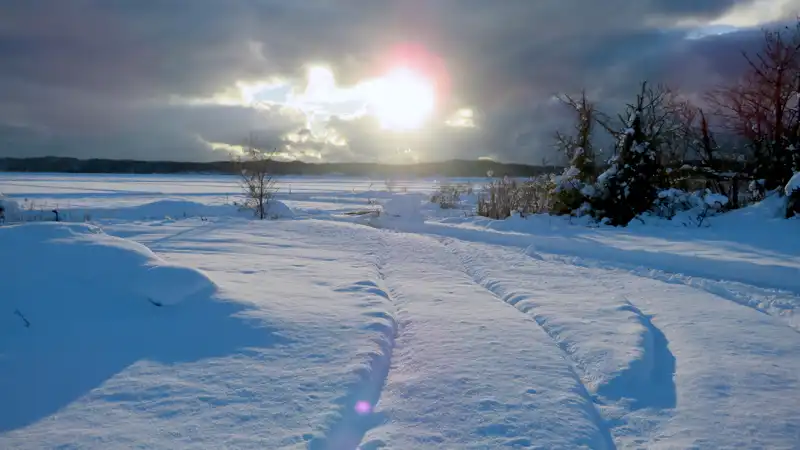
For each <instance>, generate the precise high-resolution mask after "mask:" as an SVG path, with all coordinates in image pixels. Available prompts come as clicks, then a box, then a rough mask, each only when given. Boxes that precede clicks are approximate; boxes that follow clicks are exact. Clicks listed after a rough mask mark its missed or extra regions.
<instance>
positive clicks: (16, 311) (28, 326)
mask: <svg viewBox="0 0 800 450" xmlns="http://www.w3.org/2000/svg"><path fill="white" fill-rule="evenodd" d="M14 314H16V315H18V316H19V318H20V319H22V321H23V322H25V328H30V327H31V323H30V322H28V319H26V318H25V316H23V315H22V312H20V310H18V309H15V310H14Z"/></svg>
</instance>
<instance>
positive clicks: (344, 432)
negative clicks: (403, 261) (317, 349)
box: [309, 253, 398, 450]
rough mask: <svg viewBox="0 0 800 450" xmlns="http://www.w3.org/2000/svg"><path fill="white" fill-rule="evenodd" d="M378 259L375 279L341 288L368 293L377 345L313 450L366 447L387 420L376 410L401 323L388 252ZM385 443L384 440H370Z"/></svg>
mask: <svg viewBox="0 0 800 450" xmlns="http://www.w3.org/2000/svg"><path fill="white" fill-rule="evenodd" d="M375 256H376V260H375V262H374V273H375V281H373V280H364V281H358V282H355V283H353V284H351V285H350V286H348V287H345V288H341V289H338V290H337V291H340V292H353V293H367V294H369V295H370V298H369V300H367V302H366V303H365V304H364V305H363V306H364V307H365V308H368V310H367V311H366V312H364V313H363V316H364V317H365V318H367V322H368V323H367V324H366V325H365V326H364V329H365V330H368V331H373V332H375V334H376V336H375V338H374V341H373V343H374V344H375V346H376V347H377V349H375V348H373V349H372V350H370V351H369V352H368V355H367V363H366V365H364V366H362V367H360V368H359V369H357V371H356V372H357V373H356V375H357V378H358V381H357V382H356V383H354V384H353V386H352V387H351V388H350V389H349V390H348V392H347V394H346V395H345V396H344V398H342V399H341V404H342V408H341V411H340V417H339V418H338V420H336V421H335V422H334V423H333V425H332V426H331V427H330V428H329V429H328V431H327V432H326V433H325V435H324V436H323V437H321V438H316V439H313V440H312V441H311V442H310V443H309V449H310V450H354V449H356V448H359V449H360V448H367V447H362V446H361V445H360V444H361V441H362V440H363V439H364V435H365V434H366V433H367V432H368V431H369V430H370V429H372V428H375V427H377V426H379V425H381V424H382V423H384V422H385V421H386V418H385V416H384V415H383V414H381V413H378V412H376V411H375V406H376V405H377V404H378V401H379V399H380V397H381V392H382V390H383V386H384V384H385V383H386V378H387V377H388V375H389V370H390V368H391V364H392V353H393V352H394V346H395V340H396V338H397V335H398V323H397V320H396V318H395V316H396V311H395V308H394V301H393V299H392V296H391V294H390V291H389V290H387V289H386V288H385V287H384V286H385V276H384V274H383V266H384V256H383V255H382V254H381V253H379V254H377V255H375ZM368 445H369V446H370V447H369V448H373V447H374V446H381V445H382V443H380V442H371V443H369V444H368Z"/></svg>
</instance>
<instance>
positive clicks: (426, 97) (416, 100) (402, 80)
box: [369, 67, 436, 131]
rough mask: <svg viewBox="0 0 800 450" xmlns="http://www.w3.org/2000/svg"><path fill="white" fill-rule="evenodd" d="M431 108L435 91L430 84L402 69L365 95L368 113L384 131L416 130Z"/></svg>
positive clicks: (393, 71) (423, 78)
mask: <svg viewBox="0 0 800 450" xmlns="http://www.w3.org/2000/svg"><path fill="white" fill-rule="evenodd" d="M435 106H436V89H435V88H434V86H433V84H432V83H431V82H430V80H428V79H426V78H425V77H424V76H422V75H421V74H419V73H416V72H414V71H413V70H411V69H408V68H404V67H401V68H396V69H393V70H391V71H389V72H388V73H387V74H386V75H384V76H382V77H380V78H378V79H377V80H375V82H374V83H373V85H372V89H370V92H369V110H370V112H371V113H372V114H373V115H374V116H375V117H376V118H377V119H378V121H379V122H380V124H381V127H382V128H384V129H387V130H394V131H409V130H414V129H417V128H420V127H421V126H422V125H424V123H425V121H426V120H427V119H428V118H429V117H430V116H431V114H432V113H433V111H434V109H435Z"/></svg>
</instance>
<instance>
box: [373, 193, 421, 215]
mask: <svg viewBox="0 0 800 450" xmlns="http://www.w3.org/2000/svg"><path fill="white" fill-rule="evenodd" d="M423 202H424V198H423V197H421V196H420V195H416V194H406V195H395V196H393V197H392V198H390V199H389V200H388V201H387V202H386V203H384V204H383V208H382V211H383V214H384V215H387V216H390V217H402V218H404V219H423V218H424V215H423V214H422V204H423Z"/></svg>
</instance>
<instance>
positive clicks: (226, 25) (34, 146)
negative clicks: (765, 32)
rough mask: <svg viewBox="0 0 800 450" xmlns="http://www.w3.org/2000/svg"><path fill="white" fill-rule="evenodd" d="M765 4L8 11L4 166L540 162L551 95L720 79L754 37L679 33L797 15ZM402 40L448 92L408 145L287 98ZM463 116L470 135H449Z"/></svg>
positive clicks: (622, 1) (558, 1)
mask: <svg viewBox="0 0 800 450" xmlns="http://www.w3.org/2000/svg"><path fill="white" fill-rule="evenodd" d="M765 1H768V0H752V1H750V0H638V1H630V0H605V1H602V2H588V1H585V0H539V1H535V2H533V1H528V0H506V1H504V2H503V4H502V7H499V6H498V5H497V4H496V3H494V2H489V1H483V0H440V1H437V2H430V1H427V0H373V1H368V2H363V1H356V0H341V1H336V2H332V1H325V0H308V1H297V0H229V1H226V2H220V1H216V0H194V1H192V2H174V1H169V0H152V1H147V2H133V1H131V2H122V1H120V2H109V1H105V0H75V1H70V2H53V1H48V0H8V1H5V2H3V3H2V5H0V56H2V61H3V63H2V65H0V155H12V154H13V155H16V156H28V155H29V156H38V155H44V154H54V155H55V154H57V155H72V156H78V157H113V158H139V159H181V160H186V159H196V160H208V159H215V158H216V159H219V157H220V153H219V152H215V151H214V150H213V149H212V147H214V146H215V145H216V146H217V147H218V148H220V147H223V146H222V145H218V144H227V145H237V144H239V143H241V141H242V139H244V138H245V137H246V136H247V134H248V133H249V132H250V131H252V130H258V131H259V135H260V136H262V139H263V140H264V141H265V145H270V146H274V147H280V148H281V150H282V151H285V152H286V154H287V155H290V156H291V157H297V158H300V159H307V160H320V159H321V160H371V161H389V160H391V161H394V160H414V159H418V160H426V159H445V158H451V157H461V158H477V157H481V156H492V157H494V158H496V159H500V160H504V161H514V162H539V161H540V160H541V158H542V157H543V156H546V155H547V154H548V151H549V148H548V146H549V144H550V142H551V137H552V133H553V131H554V130H555V129H557V128H558V127H559V126H562V125H563V111H562V110H560V109H559V107H558V106H557V105H554V104H553V102H551V101H549V99H551V98H552V95H553V94H554V93H557V92H563V91H567V92H574V91H576V90H578V89H580V88H583V87H585V88H587V89H588V90H589V92H590V93H591V94H592V95H593V96H595V97H596V98H598V99H602V100H603V102H604V103H605V104H608V105H614V104H616V103H619V102H621V101H623V100H624V99H625V98H626V96H628V95H630V93H631V92H632V91H633V90H635V86H636V83H637V82H638V81H640V80H641V79H644V78H648V79H652V80H654V81H668V82H671V83H673V84H678V85H681V86H683V87H684V88H685V89H688V90H698V89H702V88H703V87H704V86H705V85H708V84H712V83H715V82H719V81H720V80H723V79H725V78H726V77H729V76H730V74H731V73H735V72H734V70H735V69H736V68H737V67H739V66H737V64H740V55H739V53H738V49H739V48H742V47H744V48H752V47H753V45H754V44H753V43H754V42H758V40H759V39H760V34H759V33H758V32H753V31H751V30H743V31H735V32H731V33H726V34H724V35H708V36H705V37H702V38H700V39H687V38H686V37H687V35H688V34H690V33H692V32H693V31H695V29H696V28H698V27H704V26H710V25H715V26H717V27H719V26H726V25H733V26H740V25H748V26H751V25H759V24H760V23H761V22H764V21H780V20H784V19H787V18H792V17H793V15H794V14H796V13H798V12H800V5H798V4H797V1H796V0H769V4H764V2H765ZM767 6H769V10H768V12H769V13H768V14H767V13H763V14H760V15H759V16H758V17H757V19H756V23H753V20H750V21H749V22H747V21H744V22H743V20H744V19H743V18H747V17H753V15H752V14H749V13H748V11H755V10H756V9H758V11H766V9H765V8H766V7H767ZM754 8H755V9H754ZM409 42H411V43H416V44H419V45H421V46H423V47H425V48H426V49H428V51H429V52H431V53H433V54H435V55H438V56H439V57H440V58H441V60H442V63H443V65H444V67H445V68H446V71H447V74H448V77H447V85H448V88H447V96H446V98H443V99H441V102H440V104H439V110H438V111H437V113H436V115H435V117H434V118H433V120H432V121H431V122H430V123H428V125H427V126H426V127H424V128H423V129H422V130H420V131H418V132H416V133H392V132H387V131H385V130H380V127H378V126H377V125H376V123H375V121H374V119H371V118H369V117H359V116H358V115H357V114H355V115H352V116H351V117H348V116H347V114H346V112H347V111H350V110H351V109H352V108H355V107H356V106H357V105H355V104H354V105H350V104H347V105H345V106H342V105H341V104H340V105H339V106H338V109H336V110H334V111H333V112H332V113H330V114H320V112H319V111H317V115H318V117H317V119H319V120H317V121H316V126H315V127H313V129H309V128H310V127H309V119H308V117H307V116H306V115H305V114H304V113H303V112H304V111H305V110H303V109H302V108H298V107H297V105H290V104H287V102H286V101H285V100H286V99H287V98H289V97H291V95H292V94H293V93H298V92H302V91H303V89H305V87H306V86H305V84H306V78H305V77H306V75H307V73H308V70H309V67H310V66H328V67H330V68H331V69H332V70H333V72H334V73H335V77H336V82H337V83H339V86H343V87H347V86H354V85H357V84H358V82H359V81H361V80H363V79H365V78H369V77H372V76H374V75H375V73H376V71H377V70H379V69H380V68H381V67H382V65H383V64H385V63H386V62H387V61H386V60H387V58H389V57H390V55H391V49H393V48H395V47H396V45H397V44H399V43H409ZM259 83H260V86H261V89H260V90H257V91H253V92H249V94H247V95H244V94H243V91H242V89H241V87H242V86H255V85H259ZM176 99H177V100H178V101H176ZM192 99H194V100H195V101H190V100H192ZM198 99H206V100H207V101H197V100H198ZM215 99H216V100H215ZM222 99H225V100H224V101H223V100H222ZM253 100H259V101H260V102H261V103H260V105H259V104H251V103H249V102H250V101H253ZM356 103H357V102H356ZM264 105H267V106H268V107H264ZM466 110H469V111H472V114H473V117H472V118H471V120H470V125H473V126H452V124H453V123H454V122H453V120H454V118H458V117H459V116H458V111H466ZM305 112H306V113H307V112H308V111H305ZM337 115H338V116H339V117H337ZM461 119H463V120H462V122H461V123H462V124H463V123H465V122H466V119H464V118H463V117H461ZM312 122H313V121H312ZM448 122H449V123H450V125H448ZM212 144H213V145H212Z"/></svg>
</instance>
